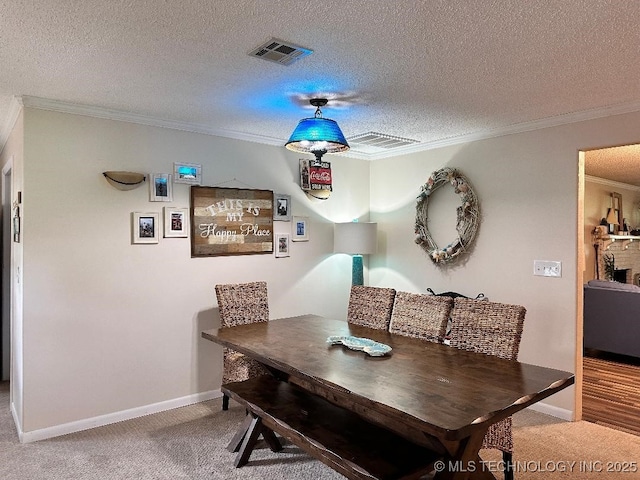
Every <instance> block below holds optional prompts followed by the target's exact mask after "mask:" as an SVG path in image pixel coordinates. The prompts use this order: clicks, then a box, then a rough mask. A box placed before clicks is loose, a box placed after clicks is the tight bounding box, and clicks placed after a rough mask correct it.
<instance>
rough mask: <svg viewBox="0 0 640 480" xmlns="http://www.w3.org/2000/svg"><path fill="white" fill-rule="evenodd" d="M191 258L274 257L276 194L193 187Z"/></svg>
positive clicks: (260, 191) (241, 189) (235, 189)
mask: <svg viewBox="0 0 640 480" xmlns="http://www.w3.org/2000/svg"><path fill="white" fill-rule="evenodd" d="M190 214H191V218H190V219H189V225H190V228H191V235H190V237H191V256H192V257H214V256H218V255H254V254H262V253H269V254H271V253H273V240H274V235H273V233H274V232H273V192H272V191H271V190H255V189H246V188H219V187H201V186H197V185H191V208H190Z"/></svg>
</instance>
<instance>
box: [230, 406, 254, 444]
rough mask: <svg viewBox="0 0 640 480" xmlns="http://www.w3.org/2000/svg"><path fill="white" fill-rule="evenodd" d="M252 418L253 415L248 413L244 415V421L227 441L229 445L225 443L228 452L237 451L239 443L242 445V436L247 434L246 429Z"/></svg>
mask: <svg viewBox="0 0 640 480" xmlns="http://www.w3.org/2000/svg"><path fill="white" fill-rule="evenodd" d="M252 418H253V417H252V416H251V415H249V414H247V416H246V417H244V421H243V422H242V425H240V428H238V431H237V432H236V434H235V435H234V436H233V438H232V439H231V441H230V442H229V445H227V450H229V451H230V452H237V451H238V450H240V445H242V440H244V437H245V435H246V434H247V430H249V427H250V426H251V420H252Z"/></svg>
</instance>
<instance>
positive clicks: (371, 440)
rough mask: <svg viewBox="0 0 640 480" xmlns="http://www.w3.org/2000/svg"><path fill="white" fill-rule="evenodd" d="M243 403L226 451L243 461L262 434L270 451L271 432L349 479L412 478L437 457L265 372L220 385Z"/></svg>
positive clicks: (274, 444) (276, 444) (273, 446)
mask: <svg viewBox="0 0 640 480" xmlns="http://www.w3.org/2000/svg"><path fill="white" fill-rule="evenodd" d="M222 391H223V393H225V394H227V395H228V396H229V397H230V398H233V399H234V400H235V401H237V402H238V403H240V404H241V405H243V406H244V407H245V408H246V409H247V411H248V414H247V419H246V420H245V423H244V424H243V426H242V428H241V429H240V430H239V431H238V433H237V434H236V435H235V436H234V438H233V439H232V441H231V443H230V444H229V449H230V450H232V451H237V452H238V455H237V456H236V460H235V465H236V466H237V467H241V466H242V465H244V464H246V463H247V461H248V460H249V456H250V455H251V451H252V450H253V448H254V446H255V444H256V442H257V439H258V437H259V435H260V434H262V435H263V436H264V438H265V440H266V441H267V443H268V444H269V446H270V447H271V449H272V450H274V451H278V450H279V449H280V448H281V446H280V443H279V440H278V439H277V437H276V436H275V435H274V433H273V432H276V433H278V434H279V435H281V436H282V437H284V438H286V439H287V440H289V441H290V442H291V443H293V444H294V445H296V446H298V447H299V448H300V449H302V450H304V451H305V452H307V453H308V454H309V455H311V456H313V457H315V458H317V459H318V460H320V461H321V462H323V463H324V464H326V465H328V466H329V467H331V468H333V469H334V470H336V471H337V472H339V473H341V474H342V475H344V476H345V477H347V478H350V479H358V480H360V479H380V480H387V479H389V480H391V479H412V478H419V477H420V476H422V475H424V474H425V473H428V472H429V471H430V470H431V469H432V465H433V462H434V461H435V460H436V459H438V458H440V456H439V455H438V454H437V453H435V452H433V451H431V450H428V449H426V448H424V447H421V446H419V445H416V444H414V443H412V442H410V441H408V440H406V439H405V438H403V437H401V436H399V435H397V434H395V433H393V432H391V431H389V430H386V429H384V428H381V427H378V426H377V425H374V424H372V423H369V422H367V421H366V420H364V419H362V418H361V417H359V416H358V415H356V414H355V413H353V412H350V411H348V410H346V409H344V408H341V407H338V406H336V405H333V404H332V403H330V402H328V401H326V400H324V399H323V398H320V397H318V396H315V395H313V394H311V393H309V392H307V391H306V390H303V389H301V388H299V387H297V386H295V385H292V384H289V383H286V382H283V381H279V380H277V379H275V378H273V377H270V376H268V375H265V376H261V377H256V378H252V379H250V380H247V381H244V382H237V383H229V384H226V385H223V387H222Z"/></svg>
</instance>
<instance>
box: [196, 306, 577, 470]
mask: <svg viewBox="0 0 640 480" xmlns="http://www.w3.org/2000/svg"><path fill="white" fill-rule="evenodd" d="M202 337H203V338H205V339H208V340H211V341H213V342H215V343H217V344H220V345H222V346H224V347H228V348H231V349H233V350H235V351H238V352H240V353H243V354H245V355H247V356H248V357H250V358H252V359H255V360H257V361H259V362H260V363H261V364H263V365H264V366H265V367H266V368H267V369H268V370H269V371H270V372H271V377H272V378H271V379H264V378H263V379H261V380H258V381H256V380H249V381H248V382H245V383H244V384H238V385H227V386H226V385H223V391H225V390H224V389H225V388H227V392H228V393H229V394H230V395H231V396H232V398H235V399H237V400H240V401H241V402H242V401H244V403H243V404H244V405H245V406H246V407H247V408H248V409H249V410H251V408H252V409H253V410H252V411H253V412H254V417H253V418H254V420H255V419H256V417H260V418H258V420H260V419H263V420H264V422H265V425H263V430H262V432H263V433H265V439H266V440H267V441H268V442H269V443H270V445H271V446H272V447H274V445H273V441H274V437H273V436H272V433H273V432H272V431H271V430H276V431H279V430H278V429H280V430H281V431H279V433H283V432H285V433H286V434H291V435H290V436H289V437H287V438H290V439H293V440H296V441H298V444H299V445H310V448H309V449H308V450H307V451H309V452H310V453H312V454H313V453H314V452H315V453H316V454H317V453H318V451H319V450H322V451H323V453H322V454H318V455H316V456H317V458H320V459H321V460H323V461H324V462H325V463H327V464H328V465H330V466H332V467H333V468H334V469H336V470H338V471H340V472H341V473H343V474H344V475H345V476H347V477H348V478H413V477H411V475H410V474H409V473H407V472H409V470H408V469H405V470H403V471H402V472H400V471H398V472H396V471H391V470H389V468H391V467H389V466H385V467H384V468H387V470H384V468H383V467H380V471H382V472H383V473H381V474H379V475H378V474H375V473H371V472H373V471H375V468H376V465H374V463H375V462H378V463H380V462H382V460H383V459H384V456H385V455H384V452H386V450H388V449H389V448H396V450H398V452H396V453H394V454H393V457H392V458H391V460H390V461H389V463H390V464H396V463H403V462H404V463H407V464H409V463H411V464H412V466H411V468H412V469H414V470H415V471H417V467H418V464H417V463H416V465H413V463H412V462H413V460H416V459H415V458H414V457H421V458H422V459H424V461H425V462H426V461H427V460H428V467H429V470H430V471H431V472H432V473H434V474H435V477H434V478H438V479H456V480H462V479H481V478H483V479H495V478H496V477H495V475H494V472H492V471H491V470H490V469H489V468H487V466H486V464H485V463H483V462H482V461H481V459H480V456H479V450H480V448H481V445H482V439H483V437H484V435H485V433H486V431H487V429H488V428H489V426H490V425H492V424H493V423H495V422H498V421H500V420H502V419H504V418H507V417H509V416H511V415H513V414H514V413H516V412H518V411H520V410H522V409H524V408H526V407H528V406H530V405H532V404H535V403H536V402H539V401H540V400H543V399H545V398H547V397H549V396H550V395H553V394H555V393H556V392H558V391H560V390H562V389H564V388H567V387H569V386H570V385H572V384H573V383H574V375H573V374H572V373H570V372H566V371H562V370H557V369H553V368H548V367H544V366H539V365H532V364H528V363H523V362H519V361H511V360H505V359H502V358H499V357H496V356H491V355H485V354H481V353H475V352H470V351H466V350H459V349H456V348H452V347H450V346H447V345H445V344H440V343H435V342H429V341H425V340H422V339H418V338H413V337H409V336H403V335H400V334H397V333H390V332H389V331H387V330H379V329H372V328H368V327H364V326H360V325H354V324H351V323H349V322H347V321H344V320H339V319H332V318H326V317H322V316H318V315H301V316H295V317H287V318H280V319H274V320H270V321H268V322H258V323H252V324H247V325H241V326H234V327H227V328H217V329H211V330H206V331H203V332H202ZM342 339H345V340H351V341H353V339H356V340H358V339H359V340H362V342H361V343H360V344H358V343H357V342H356V345H355V346H354V344H353V343H349V341H345V342H343V343H344V344H343V343H342V342H341V341H340V340H342ZM371 343H372V344H374V345H378V346H382V347H383V348H382V349H379V348H378V349H375V348H374V349H373V350H371V349H363V345H368V344H371ZM345 345H347V346H345ZM367 351H369V352H370V353H367ZM274 385H275V386H274ZM271 390H273V391H274V392H276V393H277V394H274V395H271V396H269V398H268V399H267V396H268V395H267V394H266V393H265V392H268V391H271ZM299 399H304V400H303V401H304V402H311V403H313V404H314V405H315V404H316V403H318V402H324V403H323V405H324V406H323V407H322V408H324V409H325V410H322V409H320V407H318V410H317V412H318V413H316V414H314V415H309V414H308V411H309V410H310V409H312V408H316V407H309V406H302V407H300V406H298V407H296V408H297V409H298V410H299V411H301V412H302V413H303V414H304V415H305V416H304V419H303V420H298V421H297V422H298V423H295V425H298V426H297V427H295V425H294V423H292V422H293V421H291V422H289V423H287V418H290V415H289V414H288V413H287V412H286V411H287V409H289V410H290V409H291V405H292V404H295V402H298V401H299ZM245 400H246V401H245ZM301 401H302V400H301ZM261 402H262V403H261ZM314 402H315V403H314ZM305 405H307V404H305ZM249 407H251V408H249ZM332 408H333V409H339V410H336V411H333V410H331V409H332ZM314 411H315V410H314ZM321 412H325V413H321ZM286 415H289V416H286ZM298 416H299V415H298ZM285 417H286V418H285ZM327 417H329V418H336V419H338V418H342V417H344V418H347V417H348V418H349V419H350V420H348V421H349V422H351V423H349V425H350V427H348V428H343V430H354V429H355V430H358V429H360V430H361V431H360V433H358V432H356V433H355V434H353V433H352V437H349V438H348V439H347V440H344V439H343V440H341V442H339V443H341V445H340V447H341V448H342V450H340V448H336V449H333V450H332V449H331V448H330V446H326V445H325V444H322V442H323V441H324V439H325V438H328V439H329V440H326V441H327V442H329V443H330V441H331V439H333V440H334V443H336V442H335V438H336V435H337V434H336V433H335V432H333V431H332V432H331V434H330V435H325V436H323V435H322V432H324V431H325V430H326V429H330V428H331V425H332V422H330V421H327ZM352 417H353V418H352ZM354 419H355V420H354ZM346 421H347V420H345V422H346ZM336 422H338V420H336V421H335V422H334V423H336ZM353 422H356V423H353ZM357 422H359V423H357ZM247 425H248V423H247V424H245V425H244V426H243V428H245V429H246V428H247ZM291 425H294V427H295V428H294V427H292V426H291ZM354 425H359V426H358V427H355V426H354ZM284 426H286V427H287V428H288V430H287V428H285V427H284ZM304 428H306V429H308V430H305V432H307V431H308V432H312V433H304V434H301V433H300V431H301V429H304ZM371 429H377V430H371ZM291 432H294V433H291ZM372 432H373V433H372ZM387 433H388V435H393V437H389V438H387V437H388V435H387ZM244 435H245V433H239V434H237V438H238V441H237V442H236V446H235V449H236V450H238V448H239V445H240V440H242V438H243V436H244ZM314 435H316V436H317V438H309V437H310V436H311V437H313V436H314ZM319 438H321V439H320V440H319ZM376 439H380V442H382V441H383V440H384V439H386V441H387V443H386V444H385V445H387V446H385V447H384V449H381V448H377V449H376V448H375V445H376V441H377V440H376ZM245 442H246V439H245ZM360 442H362V446H361V448H360V449H359V450H358V451H357V452H356V453H353V452H351V451H350V450H348V451H347V453H345V448H347V449H348V448H354V449H355V448H357V447H358V446H359V445H358V444H359V443H360ZM367 442H368V443H367ZM346 444H349V445H351V447H349V446H345V445H346ZM319 445H321V447H319ZM275 446H277V445H275ZM414 447H415V449H418V450H415V452H416V453H412V452H414ZM247 448H248V450H249V451H245V452H241V453H243V454H244V457H243V458H244V461H243V462H242V464H244V463H246V459H247V458H248V455H250V453H251V452H250V450H251V449H252V448H253V445H251V446H249V447H247ZM273 449H274V450H277V448H273ZM419 449H423V450H419ZM383 450H384V451H383ZM326 451H330V454H327V453H326ZM336 452H337V453H336ZM368 457H375V458H368ZM327 458H329V460H327ZM357 458H362V460H361V461H360V460H358V461H356V460H354V459H357ZM358 462H360V465H369V464H371V465H372V466H371V468H370V471H368V472H367V473H366V474H362V473H361V470H363V468H360V467H358V466H357V465H356V466H355V467H354V464H355V463H358ZM420 466H426V464H425V465H420ZM367 468H369V467H367ZM414 470H412V471H414ZM354 472H355V473H354ZM423 473H424V472H423ZM416 475H417V474H416ZM415 478H419V477H418V476H415Z"/></svg>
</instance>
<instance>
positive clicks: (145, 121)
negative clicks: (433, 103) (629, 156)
mask: <svg viewBox="0 0 640 480" xmlns="http://www.w3.org/2000/svg"><path fill="white" fill-rule="evenodd" d="M16 98H21V105H24V106H25V107H30V108H38V109H42V110H51V111H56V112H61V113H71V114H76V115H86V116H90V117H96V118H103V119H108V120H118V121H123V122H129V123H136V124H140V125H147V126H151V127H161V128H170V129H173V130H182V131H185V132H192V133H201V134H205V135H213V136H218V137H224V138H231V139H235V140H243V141H247V142H254V143H260V144H265V145H272V146H278V147H280V146H283V145H284V143H285V142H286V140H283V139H281V138H273V137H268V136H265V135H256V134H248V133H242V132H236V131H233V130H225V129H219V128H211V127H210V126H207V125H199V124H195V123H189V122H179V121H173V120H165V119H160V118H155V117H151V116H147V115H140V114H137V113H130V112H123V111H120V110H113V109H108V108H104V107H96V106H90V105H81V104H73V103H67V102H61V101H58V100H51V99H46V98H41V97H32V96H23V97H16ZM638 111H640V102H630V103H624V104H618V105H610V106H607V107H600V108H593V109H589V110H583V111H579V112H572V113H567V114H564V115H557V116H554V117H549V118H543V119H540V120H534V121H531V122H523V123H518V124H514V125H509V126H506V127H500V128H495V129H490V130H483V131H479V132H475V133H471V134H465V135H458V136H453V137H449V138H445V139H441V140H435V141H433V142H424V143H415V144H412V145H408V146H406V147H401V148H395V149H393V150H390V151H388V152H379V153H358V152H354V151H352V150H349V151H347V152H344V153H342V154H341V155H343V156H345V157H351V158H358V159H361V160H378V159H383V158H389V157H396V156H400V155H408V154H411V153H417V152H423V151H427V150H435V149H437V148H443V147H449V146H453V145H460V144H463V143H470V142H475V141H479V140H486V139H490V138H495V137H501V136H505V135H513V134H517V133H524V132H529V131H534V130H541V129H543V128H550V127H557V126H560V125H567V124H571V123H577V122H583V121H587V120H594V119H597V118H604V117H609V116H614V115H622V114H625V113H632V112H638ZM18 112H19V110H18ZM16 118H17V115H16ZM9 123H11V122H9ZM9 123H7V125H8V124H9ZM13 123H15V119H14V120H13ZM13 123H11V128H13ZM5 130H7V128H5ZM8 130H9V131H10V130H11V129H10V128H9V129H8ZM2 133H3V134H4V133H5V132H4V131H3V132H2ZM3 139H4V137H0V141H3ZM4 141H6V139H5V140H4ZM2 145H3V146H4V143H2ZM0 151H1V150H0Z"/></svg>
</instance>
